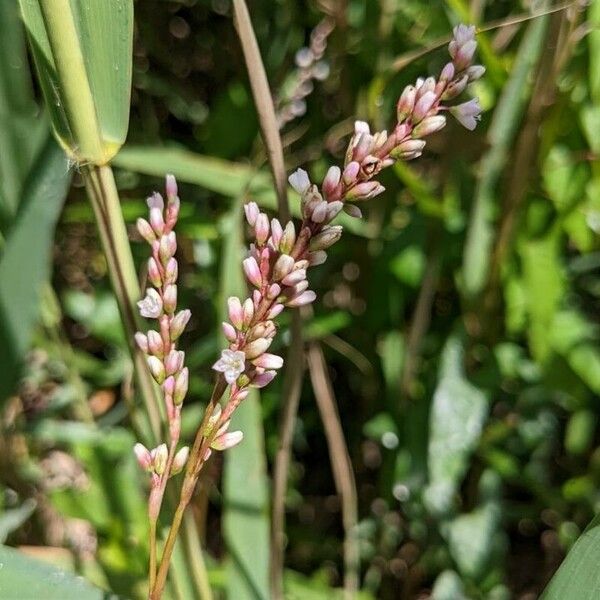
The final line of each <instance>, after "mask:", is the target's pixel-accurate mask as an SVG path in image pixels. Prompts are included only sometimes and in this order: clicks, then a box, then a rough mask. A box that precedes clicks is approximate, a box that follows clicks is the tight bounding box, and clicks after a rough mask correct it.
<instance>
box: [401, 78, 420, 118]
mask: <svg viewBox="0 0 600 600" xmlns="http://www.w3.org/2000/svg"><path fill="white" fill-rule="evenodd" d="M416 97H417V89H416V88H415V86H414V85H408V86H406V87H405V88H404V91H403V92H402V94H401V95H400V99H399V100H398V104H397V106H396V117H397V119H398V123H401V122H402V121H404V119H406V117H408V116H409V115H410V114H411V113H412V110H413V108H414V106H415V100H416Z"/></svg>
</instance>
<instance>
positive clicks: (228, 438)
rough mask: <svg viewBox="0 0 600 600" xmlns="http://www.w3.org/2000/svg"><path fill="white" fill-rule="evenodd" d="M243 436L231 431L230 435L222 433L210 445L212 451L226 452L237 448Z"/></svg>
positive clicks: (240, 433)
mask: <svg viewBox="0 0 600 600" xmlns="http://www.w3.org/2000/svg"><path fill="white" fill-rule="evenodd" d="M243 437H244V434H243V433H242V432H241V431H232V432H230V433H224V434H223V435H220V436H219V437H217V438H215V439H214V440H213V442H212V444H211V445H210V447H211V448H212V449H213V450H228V449H229V448H233V447H234V446H237V445H238V444H239V443H240V442H241V441H242V439H243Z"/></svg>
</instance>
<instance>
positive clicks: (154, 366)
mask: <svg viewBox="0 0 600 600" xmlns="http://www.w3.org/2000/svg"><path fill="white" fill-rule="evenodd" d="M146 362H147V363H148V368H149V369H150V373H152V377H154V380H155V381H156V383H158V385H160V384H161V383H162V382H163V381H164V380H165V376H166V374H165V366H164V364H163V362H162V360H160V358H157V357H156V356H147V357H146Z"/></svg>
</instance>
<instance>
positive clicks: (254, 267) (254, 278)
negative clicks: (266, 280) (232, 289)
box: [242, 256, 262, 288]
mask: <svg viewBox="0 0 600 600" xmlns="http://www.w3.org/2000/svg"><path fill="white" fill-rule="evenodd" d="M242 264H243V265H244V273H245V274H246V277H247V278H248V281H249V282H250V283H251V284H252V285H253V286H255V287H257V288H259V287H261V286H262V275H261V274H260V269H259V268H258V263H257V262H256V259H255V258H254V257H253V256H250V257H249V258H246V259H245V260H244V262H243V263H242Z"/></svg>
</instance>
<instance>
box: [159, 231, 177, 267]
mask: <svg viewBox="0 0 600 600" xmlns="http://www.w3.org/2000/svg"><path fill="white" fill-rule="evenodd" d="M176 251H177V238H176V237H175V232H174V231H171V232H170V233H168V234H167V235H163V236H161V238H160V245H159V247H158V255H159V256H160V261H161V262H162V264H163V265H166V264H167V263H168V262H169V259H170V258H171V257H172V256H174V255H175V252H176Z"/></svg>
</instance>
